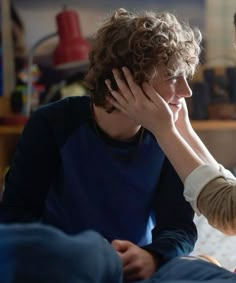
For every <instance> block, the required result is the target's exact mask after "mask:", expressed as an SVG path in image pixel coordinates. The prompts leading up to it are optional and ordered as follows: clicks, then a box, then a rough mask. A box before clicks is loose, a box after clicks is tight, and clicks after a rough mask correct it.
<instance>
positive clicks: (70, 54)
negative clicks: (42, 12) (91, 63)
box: [54, 10, 90, 67]
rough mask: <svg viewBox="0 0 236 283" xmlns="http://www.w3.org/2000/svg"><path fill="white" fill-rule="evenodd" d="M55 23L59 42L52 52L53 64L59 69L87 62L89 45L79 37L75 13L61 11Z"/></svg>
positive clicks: (77, 19) (79, 32)
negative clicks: (61, 66)
mask: <svg viewBox="0 0 236 283" xmlns="http://www.w3.org/2000/svg"><path fill="white" fill-rule="evenodd" d="M56 22H57V29H58V35H59V38H60V40H59V44H58V46H57V47H56V49H55V51H54V64H55V65H56V66H59V67H60V65H64V64H70V63H71V64H75V63H76V62H77V63H78V62H81V61H86V60H88V52H89V49H90V45H89V43H88V42H87V41H86V40H85V39H84V38H83V37H82V35H81V31H80V26H79V17H78V14H77V13H76V11H72V10H70V11H69V10H64V11H62V12H61V13H59V14H58V15H57V16H56Z"/></svg>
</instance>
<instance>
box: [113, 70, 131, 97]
mask: <svg viewBox="0 0 236 283" xmlns="http://www.w3.org/2000/svg"><path fill="white" fill-rule="evenodd" d="M112 73H113V76H114V79H115V81H116V83H117V86H118V88H119V90H120V95H122V96H123V97H124V98H125V100H126V101H127V102H128V101H130V100H133V99H134V97H133V94H132V90H131V88H130V87H129V84H128V83H127V81H126V77H125V75H124V78H123V77H122V74H121V73H120V71H119V70H117V69H113V70H112Z"/></svg>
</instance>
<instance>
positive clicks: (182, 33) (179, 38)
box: [85, 9, 202, 106]
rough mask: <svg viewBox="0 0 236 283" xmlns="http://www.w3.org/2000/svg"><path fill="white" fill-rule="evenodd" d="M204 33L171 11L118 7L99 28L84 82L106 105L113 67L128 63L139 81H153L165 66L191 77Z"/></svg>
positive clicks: (93, 95)
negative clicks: (107, 85) (138, 11)
mask: <svg viewBox="0 0 236 283" xmlns="http://www.w3.org/2000/svg"><path fill="white" fill-rule="evenodd" d="M201 39H202V37H201V33H200V31H199V30H198V29H192V28H191V27H190V26H189V25H188V24H187V23H180V22H179V21H178V20H177V18H176V17H175V16H174V15H173V14H171V13H168V12H164V13H159V14H158V13H154V12H143V13H142V14H139V15H138V14H135V13H129V12H128V11H126V10H124V9H118V10H117V11H116V12H115V13H114V14H113V15H112V16H111V17H110V18H108V19H107V21H106V22H105V23H104V25H103V26H102V27H101V28H100V29H99V30H98V31H97V35H96V38H95V39H94V44H93V47H92V50H91V52H90V55H89V59H90V67H89V71H88V73H87V75H86V77H85V84H86V86H87V87H88V88H89V89H90V90H91V96H92V99H93V102H94V103H95V104H97V105H100V106H104V104H105V97H106V96H107V95H108V94H109V92H108V90H107V88H106V85H105V83H104V81H105V80H106V79H110V80H111V81H112V82H113V87H114V88H116V84H115V82H114V80H113V75H112V69H113V68H117V69H120V68H121V67H122V66H127V67H128V68H129V69H130V70H131V72H132V74H133V76H134V79H135V81H136V82H137V83H138V84H141V83H143V82H144V81H150V80H151V79H152V78H153V77H154V76H155V75H156V74H158V66H160V65H163V64H164V65H165V66H166V67H167V71H168V74H169V75H170V76H172V75H176V74H178V73H179V72H181V73H182V72H183V73H184V74H185V75H186V76H192V75H193V74H194V72H195V69H196V66H197V65H198V63H199V54H200V42H201Z"/></svg>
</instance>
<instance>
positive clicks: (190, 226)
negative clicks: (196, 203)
mask: <svg viewBox="0 0 236 283" xmlns="http://www.w3.org/2000/svg"><path fill="white" fill-rule="evenodd" d="M183 191H184V187H183V184H182V182H181V180H180V178H179V177H178V175H177V173H176V171H175V170H174V168H173V167H172V165H171V164H170V162H169V160H168V159H166V160H165V162H164V165H163V169H162V173H161V177H160V180H159V183H158V189H157V194H156V198H155V212H156V226H155V228H154V229H153V231H152V236H153V241H152V243H151V244H150V245H148V246H146V247H144V248H145V249H147V250H149V251H151V252H152V253H154V254H156V255H157V257H158V259H159V262H160V264H163V263H165V262H166V261H168V260H170V259H172V258H174V257H176V256H185V255H188V254H189V253H190V252H191V251H192V250H193V247H194V244H195V242H196V240H197V230H196V226H195V224H194V222H193V217H194V212H193V209H192V208H191V206H190V204H189V203H188V202H187V201H186V200H185V198H184V196H183Z"/></svg>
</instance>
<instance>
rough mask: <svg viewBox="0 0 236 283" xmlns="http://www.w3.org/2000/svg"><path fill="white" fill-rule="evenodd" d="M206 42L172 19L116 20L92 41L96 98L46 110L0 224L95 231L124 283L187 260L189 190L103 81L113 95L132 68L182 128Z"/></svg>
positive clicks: (27, 141) (26, 135) (13, 173)
mask: <svg viewBox="0 0 236 283" xmlns="http://www.w3.org/2000/svg"><path fill="white" fill-rule="evenodd" d="M200 41H201V35H200V32H199V31H198V30H193V29H191V28H190V27H189V26H188V25H187V24H184V23H183V24H181V23H180V22H179V21H178V20H177V19H176V17H175V16H174V15H172V14H170V13H160V14H157V13H153V12H144V13H143V14H135V13H129V12H127V11H126V10H124V9H119V10H117V11H116V12H115V13H114V15H113V16H112V17H110V18H109V19H108V20H107V21H106V22H105V23H104V25H103V26H102V27H101V28H100V29H99V30H98V32H97V34H96V37H95V40H94V45H93V47H92V50H91V53H90V66H89V70H88V73H87V75H86V77H85V84H86V85H87V87H88V89H89V90H90V92H91V95H90V97H70V98H66V99H63V100H61V101H58V102H56V103H53V104H49V105H46V106H44V107H41V108H40V109H38V110H37V111H35V112H34V113H33V114H32V116H31V117H30V119H29V121H28V123H27V125H26V126H25V129H24V131H23V134H22V136H21V138H20V141H19V144H18V146H17V149H16V152H15V156H14V159H13V161H12V164H11V166H10V169H9V171H8V173H7V175H6V178H5V185H4V187H5V188H4V192H3V198H2V203H1V212H0V218H1V222H4V223H13V222H34V221H40V222H41V223H44V224H48V225H51V226H54V227H57V228H59V229H61V230H62V231H64V232H65V233H67V234H70V235H74V234H77V233H79V232H82V231H85V230H94V231H96V232H98V233H100V234H101V235H102V236H103V237H104V238H105V239H107V240H108V242H110V243H111V245H112V246H113V248H114V249H115V250H116V251H117V253H118V255H119V256H120V258H121V261H122V264H123V275H124V279H125V280H127V281H134V280H141V279H147V278H149V277H150V276H152V275H153V274H154V272H155V271H156V270H158V269H159V268H160V267H161V266H162V265H163V264H164V263H166V262H167V261H169V260H171V259H173V258H175V257H178V256H185V255H187V254H189V253H190V252H191V251H192V249H193V247H194V243H195V241H196V239H197V231H196V227H195V225H194V223H193V216H194V213H193V210H192V208H191V206H190V205H189V203H187V202H186V201H185V199H184V197H183V184H182V182H181V180H180V178H179V177H178V175H177V173H176V171H175V170H174V168H173V167H172V165H171V163H170V162H169V160H168V159H167V158H166V156H165V154H164V152H163V151H162V149H161V148H160V146H159V145H158V144H157V143H156V139H155V137H154V136H153V134H151V132H150V131H148V130H146V129H144V128H143V127H142V126H141V125H140V124H139V123H137V122H136V121H134V120H133V119H130V118H128V117H127V116H126V115H124V114H123V113H122V112H120V111H118V110H117V109H115V108H114V107H113V106H112V104H111V103H109V101H107V97H108V96H109V95H110V92H109V88H108V87H107V85H106V83H105V81H106V80H110V85H111V87H112V88H114V89H117V84H116V80H115V79H114V78H113V73H114V74H117V75H118V76H121V75H122V73H119V72H118V71H117V70H120V69H121V67H122V66H124V65H125V66H127V67H128V68H130V69H131V70H132V72H133V75H134V78H135V81H136V82H137V83H138V84H142V83H144V82H149V83H151V84H152V85H153V86H155V87H156V88H157V89H158V92H159V93H162V94H163V96H165V97H166V99H168V101H169V105H170V107H172V108H173V109H174V110H173V111H174V116H175V120H176V121H178V113H179V102H178V101H179V99H180V98H187V97H189V96H191V94H192V93H191V90H190V88H189V85H188V82H187V77H188V76H192V75H193V74H194V71H195V68H196V66H197V64H198V61H199V58H198V57H199V52H200V47H199V45H200ZM118 73H119V74H118ZM173 76H178V77H179V79H178V87H176V84H175V82H174V79H173ZM170 91H172V92H174V97H169V93H170ZM169 142H171V141H169ZM174 146H175V144H173V147H174ZM59 248H60V247H59Z"/></svg>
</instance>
